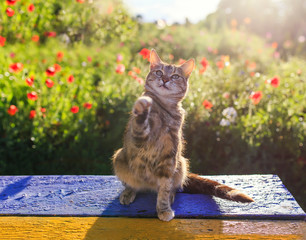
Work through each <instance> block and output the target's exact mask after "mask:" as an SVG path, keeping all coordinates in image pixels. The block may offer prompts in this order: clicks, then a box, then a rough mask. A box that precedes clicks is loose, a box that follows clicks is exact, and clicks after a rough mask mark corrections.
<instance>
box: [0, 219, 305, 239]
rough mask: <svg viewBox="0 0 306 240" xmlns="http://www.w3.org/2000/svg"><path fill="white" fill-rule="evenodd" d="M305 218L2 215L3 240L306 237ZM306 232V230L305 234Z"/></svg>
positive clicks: (1, 232)
mask: <svg viewBox="0 0 306 240" xmlns="http://www.w3.org/2000/svg"><path fill="white" fill-rule="evenodd" d="M305 230H306V223H305V222H303V221H255V220H212V219H209V220H206V219H174V220H172V221H171V222H167V223H165V222H161V221H159V220H158V219H144V218H143V219H139V218H99V217H15V216H14V217H12V216H3V217H0V239H1V240H5V239H53V240H55V239H56V240H57V239H69V240H70V239H73V240H76V239H103V240H104V239H111V240H116V239H233V240H235V239H270V240H276V239H288V240H289V239H290V240H295V239H306V233H305ZM303 232H304V233H303Z"/></svg>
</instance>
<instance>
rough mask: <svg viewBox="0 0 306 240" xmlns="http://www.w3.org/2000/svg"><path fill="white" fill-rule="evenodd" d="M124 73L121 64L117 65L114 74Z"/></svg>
mask: <svg viewBox="0 0 306 240" xmlns="http://www.w3.org/2000/svg"><path fill="white" fill-rule="evenodd" d="M124 71H125V66H124V65H123V64H118V65H117V67H116V73H118V74H122V73H124Z"/></svg>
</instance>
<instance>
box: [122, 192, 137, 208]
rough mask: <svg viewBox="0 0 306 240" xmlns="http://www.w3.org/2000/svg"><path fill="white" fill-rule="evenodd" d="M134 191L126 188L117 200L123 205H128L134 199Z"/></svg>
mask: <svg viewBox="0 0 306 240" xmlns="http://www.w3.org/2000/svg"><path fill="white" fill-rule="evenodd" d="M135 197H136V192H135V191H134V190H133V189H131V188H126V189H124V190H123V192H122V193H121V194H120V197H119V201H120V203H121V204H123V205H129V204H130V203H132V202H133V201H134V200H135Z"/></svg>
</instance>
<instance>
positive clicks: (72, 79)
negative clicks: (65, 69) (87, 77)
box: [67, 75, 74, 83]
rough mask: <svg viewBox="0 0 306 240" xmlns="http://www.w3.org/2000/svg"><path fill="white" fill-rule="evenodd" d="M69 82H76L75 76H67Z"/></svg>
mask: <svg viewBox="0 0 306 240" xmlns="http://www.w3.org/2000/svg"><path fill="white" fill-rule="evenodd" d="M67 82H68V83H72V82H74V76H73V75H69V77H68V78H67Z"/></svg>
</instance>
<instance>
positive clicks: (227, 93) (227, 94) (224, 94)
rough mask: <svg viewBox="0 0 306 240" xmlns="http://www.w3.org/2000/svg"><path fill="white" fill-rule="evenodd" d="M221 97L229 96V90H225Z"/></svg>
mask: <svg viewBox="0 0 306 240" xmlns="http://www.w3.org/2000/svg"><path fill="white" fill-rule="evenodd" d="M222 97H224V98H226V99H228V98H229V97H230V93H229V92H225V93H223V94H222Z"/></svg>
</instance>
